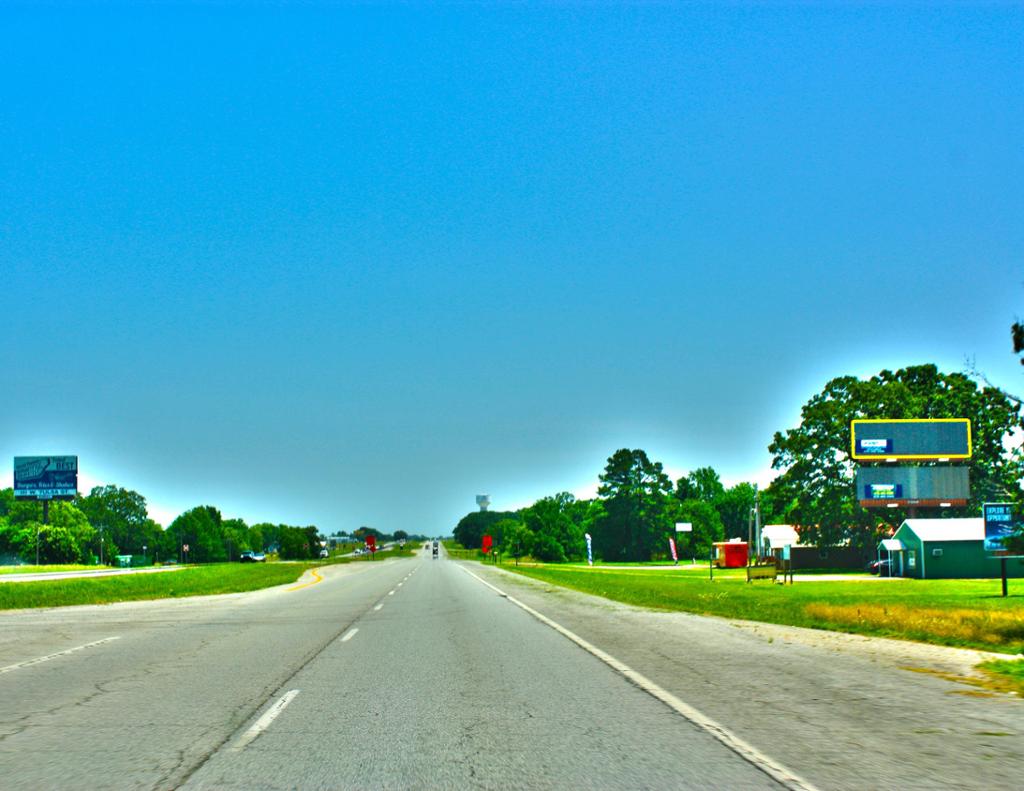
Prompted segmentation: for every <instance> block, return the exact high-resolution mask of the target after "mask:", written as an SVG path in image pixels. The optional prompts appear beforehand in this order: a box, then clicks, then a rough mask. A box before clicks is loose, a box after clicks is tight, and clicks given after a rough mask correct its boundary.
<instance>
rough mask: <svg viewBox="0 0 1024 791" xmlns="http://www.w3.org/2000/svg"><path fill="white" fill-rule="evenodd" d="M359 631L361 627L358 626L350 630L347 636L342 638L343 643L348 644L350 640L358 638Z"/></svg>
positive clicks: (346, 633)
mask: <svg viewBox="0 0 1024 791" xmlns="http://www.w3.org/2000/svg"><path fill="white" fill-rule="evenodd" d="M358 631H359V627H358V626H353V627H352V628H351V629H349V630H348V631H347V632H345V636H344V637H342V638H341V642H343V643H347V642H348V641H349V640H351V639H352V638H353V637H355V636H356V632H358Z"/></svg>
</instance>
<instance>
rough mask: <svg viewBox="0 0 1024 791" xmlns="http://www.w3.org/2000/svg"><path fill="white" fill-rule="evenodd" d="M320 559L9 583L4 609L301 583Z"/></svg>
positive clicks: (0, 603) (1, 595) (1, 588)
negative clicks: (307, 571)
mask: <svg viewBox="0 0 1024 791" xmlns="http://www.w3.org/2000/svg"><path fill="white" fill-rule="evenodd" d="M315 565H319V564H315V563H308V562H307V563H247V564H242V563H217V564H212V565H209V566H188V567H186V568H183V569H180V570H176V571H165V572H159V573H155V574H125V575H122V576H117V577H95V578H84V579H81V578H80V579H62V580H46V581H45V582H5V583H2V584H0V610H19V609H27V608H30V607H67V606H69V605H73V604H109V603H110V602H116V601H139V600H142V599H173V598H179V597H183V596H207V595H210V594H214V593H241V592H243V591H251V590H258V589H259V588H270V587H273V586H274V585H283V584H285V583H289V582H295V580H297V579H298V578H299V577H301V576H302V574H303V572H305V571H306V569H308V568H312V567H313V566H315Z"/></svg>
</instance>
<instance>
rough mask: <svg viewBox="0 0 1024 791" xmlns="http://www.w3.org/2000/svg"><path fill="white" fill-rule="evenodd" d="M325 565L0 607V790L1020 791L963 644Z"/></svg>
mask: <svg viewBox="0 0 1024 791" xmlns="http://www.w3.org/2000/svg"><path fill="white" fill-rule="evenodd" d="M470 572H472V573H470ZM322 574H323V581H322V582H316V581H315V580H314V579H313V578H312V577H310V578H308V579H306V580H303V581H302V582H301V583H300V584H297V585H292V586H285V587H282V588H276V589H271V590H267V591H259V592H255V593H250V594H238V595H231V596H221V597H206V598H202V599H186V600H174V601H163V602H139V603H124V604H118V605H108V606H104V607H75V608H64V609H60V610H49V611H30V612H25V611H22V612H12V613H3V614H0V701H2V705H0V767H2V771H0V789H8V788H10V789H49V788H54V789H78V788H83V789H86V788H88V789H93V788H115V789H121V788H131V789H135V788H154V789H173V788H187V789H221V788H226V789H243V788H244V789H260V788H267V789H279V788H280V789H293V788H295V789H306V788H311V789H321V788H322V789H346V788H358V789H364V788H365V789H378V788H396V789H397V788H422V789H434V788H493V789H508V788H525V789H534V788H538V789H547V788H552V789H554V788H558V789H561V788H573V789H575V788H623V789H641V788H652V789H661V788H673V789H675V788H682V789H685V788H729V789H734V788H736V789H742V788H752V789H760V788H765V789H769V788H780V787H787V786H788V787H789V788H793V789H798V788H814V787H817V788H820V789H831V788H836V789H864V788H893V789H905V788H978V789H982V788H984V789H993V788H1016V787H1019V783H1018V782H1017V780H1018V779H1019V777H1020V776H1021V770H1022V768H1024V767H1022V760H1024V759H1022V755H1024V749H1022V746H1024V744H1022V740H1021V734H1022V732H1024V715H1022V713H1021V709H1022V706H1024V704H1022V703H1021V702H1020V701H1017V700H1012V699H1007V698H1006V697H1005V696H1001V697H996V698H976V697H971V696H967V695H960V694H956V693H957V692H958V691H959V687H962V685H957V684H956V683H955V682H953V681H949V680H946V679H943V678H939V677H938V676H937V675H936V672H937V670H936V669H942V668H944V667H945V668H946V670H955V669H956V666H957V663H958V662H962V661H963V660H962V656H961V654H959V653H957V652H952V653H945V654H944V653H943V652H942V649H938V650H937V653H935V655H934V656H933V657H932V658H931V659H930V660H929V661H930V662H931V665H930V666H929V668H924V669H930V670H932V671H936V672H929V673H921V672H916V673H914V672H909V671H907V670H905V669H901V668H902V667H904V666H905V665H920V664H922V662H924V659H922V656H921V655H920V651H919V650H918V649H916V648H914V647H910V648H906V647H905V646H906V644H897V645H896V647H895V648H889V647H887V645H888V642H890V641H879V642H867V643H866V642H864V641H863V640H862V639H860V638H857V639H858V640H861V642H856V640H854V638H845V637H838V636H837V637H835V638H829V639H827V640H825V642H824V643H822V644H820V645H819V644H816V643H815V642H814V641H809V640H801V639H799V633H800V632H799V630H796V631H793V630H789V631H785V629H784V628H783V627H757V629H751V628H747V627H739V626H737V625H736V624H730V623H728V622H726V621H722V620H721V619H705V618H697V617H695V616H687V615H683V614H678V613H650V612H645V611H641V610H636V609H634V608H627V607H623V606H619V605H612V604H609V603H607V602H604V601H603V600H595V599H593V598H591V597H586V596H583V595H581V594H574V593H569V592H565V591H563V590H561V589H552V588H550V587H549V586H546V585H543V584H540V583H536V582H534V581H530V580H525V579H523V578H520V577H515V576H512V575H509V574H505V573H501V572H498V571H494V570H489V569H487V568H485V567H482V566H480V565H479V564H475V563H458V562H455V561H451V560H448V559H446V558H443V557H442V558H441V559H439V560H432V559H431V558H430V557H429V555H427V554H425V553H421V554H420V555H419V556H418V557H416V558H414V559H393V560H389V561H378V562H374V563H356V564H348V565H343V566H332V567H328V568H327V569H325V570H323V572H322ZM310 583H312V584H310ZM503 594H510V595H511V596H512V598H511V599H510V598H508V597H507V596H506V595H503ZM519 605H522V606H519ZM524 608H525V609H524ZM528 610H532V611H533V612H532V613H531V612H530V611H528ZM545 617H547V618H550V619H553V620H554V622H557V625H558V626H560V627H562V628H563V629H565V630H567V631H566V632H560V631H557V630H556V629H555V628H553V626H552V624H551V623H544V622H543V620H542V619H543V618H545ZM773 629H774V631H773ZM794 635H797V636H796V637H794ZM829 640H831V642H829ZM844 641H847V642H844ZM849 641H854V642H852V643H849ZM848 643H849V644H848ZM851 645H852V646H853V648H851ZM864 645H868V646H869V647H870V648H871V650H869V651H867V652H865V651H864V650H862V649H863V647H864ZM83 646H85V647H83ZM858 646H859V647H858ZM75 649H78V650H75ZM855 649H856V650H855ZM915 651H917V652H918V653H915ZM61 652H67V653H61ZM603 652H607V654H608V655H605V654H604V653H603ZM595 654H597V655H596V656H595ZM609 655H610V656H609ZM39 660H43V661H39ZM944 662H945V663H946V664H945V665H944V664H943V663H944ZM623 663H626V664H625V665H624V664H623ZM917 669H918V670H921V669H923V668H920V667H918V668H917ZM774 778H781V779H782V780H783V782H781V783H780V782H778V781H777V780H776V779H774ZM786 778H788V780H787V779H786Z"/></svg>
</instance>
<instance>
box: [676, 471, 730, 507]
mask: <svg viewBox="0 0 1024 791" xmlns="http://www.w3.org/2000/svg"><path fill="white" fill-rule="evenodd" d="M724 493H725V486H724V485H723V484H722V481H721V479H720V478H719V477H718V473H717V472H715V469H714V467H698V468H697V469H696V470H694V471H693V472H691V473H690V474H689V475H687V476H686V477H685V478H680V479H679V480H678V481H676V497H677V498H679V500H703V501H704V502H706V503H711V502H714V501H715V498H717V497H720V496H721V495H722V494H724Z"/></svg>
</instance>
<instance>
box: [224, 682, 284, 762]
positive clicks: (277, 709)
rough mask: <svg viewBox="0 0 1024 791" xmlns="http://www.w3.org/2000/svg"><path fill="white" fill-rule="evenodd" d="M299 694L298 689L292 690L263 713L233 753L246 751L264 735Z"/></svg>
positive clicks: (243, 736)
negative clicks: (256, 739)
mask: <svg viewBox="0 0 1024 791" xmlns="http://www.w3.org/2000/svg"><path fill="white" fill-rule="evenodd" d="M298 694H299V691H298V690H297V689H292V690H289V691H288V692H285V693H284V694H283V695H282V696H281V697H280V698H278V699H277V701H276V702H275V703H274V705H273V706H271V707H270V708H269V709H267V710H266V711H265V712H264V713H263V716H262V717H260V718H259V719H258V720H256V722H254V723H253V724H252V727H251V728H249V730H247V731H246V732H245V733H243V734H242V735H241V736H240V737H239V739H238V741H237V742H235V744H234V746H233V747H232V748H231V750H232V751H233V752H238V751H239V750H244V749H245V748H246V747H247V746H248V745H249V743H250V742H252V740H253V739H255V738H256V737H257V736H259V735H260V734H261V733H263V731H265V730H266V729H267V728H269V727H270V723H272V722H273V721H274V720H276V719H277V718H278V716H279V715H280V714H281V712H282V711H284V709H285V707H286V706H287V705H288V704H289V703H291V702H292V699H293V698H294V697H295V696H296V695H298Z"/></svg>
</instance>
